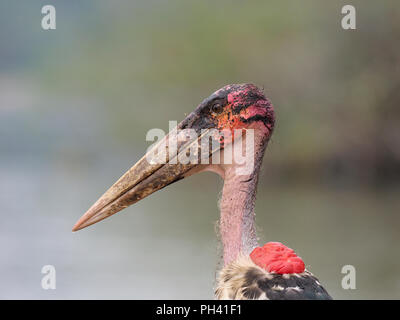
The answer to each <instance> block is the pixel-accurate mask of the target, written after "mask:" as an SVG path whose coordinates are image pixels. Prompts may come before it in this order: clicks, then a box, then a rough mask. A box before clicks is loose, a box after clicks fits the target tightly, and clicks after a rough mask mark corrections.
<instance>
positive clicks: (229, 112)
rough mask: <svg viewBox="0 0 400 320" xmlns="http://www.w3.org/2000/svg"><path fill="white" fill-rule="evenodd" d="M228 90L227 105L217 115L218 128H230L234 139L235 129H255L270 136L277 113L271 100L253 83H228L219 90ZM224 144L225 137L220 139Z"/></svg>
mask: <svg viewBox="0 0 400 320" xmlns="http://www.w3.org/2000/svg"><path fill="white" fill-rule="evenodd" d="M224 91H225V92H227V94H226V105H225V106H224V110H223V112H222V113H221V114H218V115H215V120H216V122H217V128H218V130H221V131H222V130H230V131H231V134H232V141H233V140H234V139H233V136H234V135H233V134H234V130H237V129H255V130H259V131H260V133H262V134H264V135H266V136H270V135H271V134H272V131H273V128H274V123H275V115H274V109H273V106H272V104H271V102H270V101H269V100H268V99H267V98H266V97H265V95H264V93H263V92H262V91H261V90H260V89H259V88H257V87H256V86H255V85H253V84H245V85H228V86H225V87H223V88H222V89H220V90H218V91H217V92H216V93H215V94H216V95H218V93H219V92H224ZM220 141H221V144H223V139H220Z"/></svg>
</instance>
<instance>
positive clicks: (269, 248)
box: [250, 242, 305, 274]
mask: <svg viewBox="0 0 400 320" xmlns="http://www.w3.org/2000/svg"><path fill="white" fill-rule="evenodd" d="M250 258H251V260H253V262H254V263H255V264H256V265H257V266H259V267H261V268H263V269H265V270H267V271H268V272H273V273H278V274H290V273H303V272H304V270H305V265H304V262H303V260H302V259H301V258H300V257H299V256H297V255H296V253H295V252H294V250H292V249H290V248H288V247H286V246H285V245H284V244H282V243H280V242H268V243H266V244H265V245H264V246H263V247H257V248H255V249H254V250H253V251H252V252H251V254H250Z"/></svg>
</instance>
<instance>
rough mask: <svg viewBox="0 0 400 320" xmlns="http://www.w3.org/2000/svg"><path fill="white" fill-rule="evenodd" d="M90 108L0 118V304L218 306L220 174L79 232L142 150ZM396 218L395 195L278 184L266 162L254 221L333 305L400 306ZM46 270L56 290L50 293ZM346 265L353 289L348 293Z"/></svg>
mask: <svg viewBox="0 0 400 320" xmlns="http://www.w3.org/2000/svg"><path fill="white" fill-rule="evenodd" d="M84 105H86V106H89V107H86V108H87V109H85V108H84V107H82V109H81V111H80V112H79V113H74V112H73V111H72V110H71V111H68V108H63V110H66V111H63V112H61V113H60V112H59V111H57V112H56V111H51V110H47V111H46V112H43V111H35V112H34V111H29V110H22V111H21V110H18V109H12V110H7V109H3V110H2V111H1V117H0V131H1V137H0V142H1V144H0V147H1V159H0V210H1V224H0V252H1V258H0V261H1V262H0V298H6V299H11V298H23V299H61V298H67V299H87V298H93V299H97V298H99V299H100V298H110V299H117V298H121V299H128V298H132V299H146V298H155V299H163V298H165V299H179V298H182V299H199V298H212V297H213V285H214V278H215V269H216V265H217V263H218V261H219V256H220V252H219V250H218V241H217V238H216V235H215V232H214V229H215V228H214V225H215V222H216V220H217V218H218V209H217V199H218V197H219V190H220V187H221V186H222V182H221V181H220V180H219V178H218V177H216V176H214V175H212V174H211V173H205V174H202V175H199V176H194V177H190V178H189V179H187V180H184V181H181V182H179V183H177V184H175V185H172V186H169V187H168V188H166V189H164V190H162V192H157V193H156V194H154V195H152V196H150V197H149V198H147V199H145V200H143V201H142V202H140V203H138V204H137V205H135V206H133V207H130V208H128V209H126V210H124V211H123V212H121V213H119V214H117V215H115V216H114V217H112V218H111V219H107V220H105V221H103V222H101V223H99V224H97V225H95V226H93V227H90V228H88V229H85V230H82V231H79V232H77V233H72V232H71V228H72V226H73V224H74V223H75V222H76V220H77V219H78V218H79V217H80V216H81V214H83V213H84V211H86V209H87V208H88V207H89V206H90V205H91V204H92V203H93V202H94V201H95V200H96V199H97V198H98V196H100V195H101V194H102V193H103V192H104V191H105V190H106V189H107V188H108V187H109V186H110V185H111V184H112V183H113V182H114V181H115V180H116V179H117V178H118V177H119V176H120V175H121V174H122V173H123V172H124V171H125V170H126V169H128V168H129V167H130V166H131V165H132V164H133V163H134V162H135V161H136V160H137V159H138V158H139V157H140V156H141V154H142V153H143V152H144V151H145V150H144V149H141V148H139V147H137V146H136V147H135V146H134V145H132V147H131V148H128V149H126V148H124V147H123V146H120V145H118V143H117V142H116V141H114V140H113V139H112V138H111V137H107V134H105V132H107V130H106V127H107V122H106V121H105V120H104V118H102V117H101V112H100V113H99V110H97V109H96V106H95V105H92V106H90V104H87V103H85V104H84ZM95 110H97V113H96V112H95ZM95 114H97V117H98V118H96V116H95ZM38 124H40V126H39V125H38ZM38 128H40V129H38ZM144 135H145V133H143V136H144ZM271 152H273V150H272V151H271ZM399 207H400V200H399V198H398V190H391V191H388V192H384V191H380V192H372V191H365V190H363V189H361V188H360V187H356V188H349V189H347V190H338V189H334V190H332V189H328V188H323V187H318V186H305V185H301V184H299V185H296V186H294V185H291V186H287V185H286V186H274V185H271V184H270V183H269V182H268V158H267V159H266V161H265V163H264V171H263V175H262V177H261V183H260V188H259V194H258V200H257V209H256V210H257V222H258V225H259V229H260V237H261V239H262V241H281V242H284V243H286V244H287V245H289V246H290V247H292V248H294V249H295V250H296V251H297V252H298V254H299V255H300V256H302V257H303V259H304V260H305V262H306V265H307V267H308V268H309V269H310V270H311V271H312V272H314V273H315V274H316V275H318V277H319V278H320V280H321V282H322V283H323V284H324V285H325V286H326V288H327V289H328V291H329V292H330V293H331V294H332V295H333V297H335V298H343V299H351V298H400V277H398V269H399V267H400V257H399V253H398V250H397V246H398V243H399V241H400V233H399V232H398V230H399V225H400V217H399V216H398V215H397V213H398V209H399ZM47 264H50V265H54V266H55V268H56V275H57V288H56V290H43V289H42V288H41V279H42V277H43V274H41V268H42V267H43V266H44V265H47ZM347 264H351V265H354V266H355V267H356V270H357V289H356V290H343V289H342V288H341V280H342V277H343V276H344V275H343V274H341V268H342V267H343V266H344V265H347Z"/></svg>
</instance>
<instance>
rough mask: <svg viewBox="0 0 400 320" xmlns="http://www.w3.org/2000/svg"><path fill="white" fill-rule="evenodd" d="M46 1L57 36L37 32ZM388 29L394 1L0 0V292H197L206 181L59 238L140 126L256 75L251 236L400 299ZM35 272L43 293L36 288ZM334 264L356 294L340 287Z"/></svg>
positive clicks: (395, 79) (210, 214)
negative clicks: (256, 177) (259, 133)
mask: <svg viewBox="0 0 400 320" xmlns="http://www.w3.org/2000/svg"><path fill="white" fill-rule="evenodd" d="M46 4H53V5H54V6H55V8H56V10H57V29H56V30H51V31H44V30H42V29H41V19H42V16H43V15H42V14H41V8H42V6H43V5H46ZM345 4H352V5H354V6H355V7H356V10H357V30H355V31H346V30H343V29H342V28H341V25H340V21H341V18H342V14H341V8H342V6H343V5H345ZM399 21H400V5H399V3H398V1H396V0H393V1H387V0H385V1H372V0H369V1H365V0H364V1H357V0H352V1H351V3H348V1H346V2H344V1H329V2H328V1H324V2H322V1H318V0H303V1H294V0H291V1H278V0H274V1H233V0H231V1H227V0H219V1H209V0H206V1H205V0H202V1H175V0H169V1H161V0H159V1H155V0H151V1H128V0H125V1H106V0H102V1H89V0H84V1H78V0H74V1H72V0H69V1H60V0H53V1H32V0H24V1H12V0H3V1H1V3H0V42H1V46H0V211H1V223H0V252H1V256H0V298H6V299H10V298H23V299H32V298H33V299H61V298H67V299H82V298H89V299H91V298H94V299H97V298H111V299H114V298H122V299H128V298H133V299H142V298H143V299H144V298H155V299H163V298H170V299H200V298H206V299H207V298H212V297H213V286H214V279H215V273H216V271H215V269H216V266H217V264H218V261H219V260H220V255H221V252H220V246H219V244H218V241H217V237H216V235H215V232H214V226H215V223H216V221H217V219H218V207H217V199H218V198H219V196H220V188H221V186H222V181H221V180H220V179H219V178H218V177H217V176H215V175H213V174H211V173H204V174H201V175H198V176H194V177H191V178H189V179H185V180H184V181H181V182H179V183H177V184H174V185H172V186H169V187H168V188H166V189H165V190H163V191H162V192H159V193H156V194H154V195H152V196H151V197H149V198H147V199H145V200H143V201H142V202H140V203H138V204H137V205H135V206H132V207H130V208H128V209H126V210H124V211H123V212H122V213H120V214H118V215H116V216H114V217H113V218H112V219H109V220H106V221H104V222H102V223H100V224H98V225H96V226H95V227H93V228H88V229H85V230H83V231H80V232H78V233H72V232H71V231H70V230H71V228H72V226H73V224H74V223H75V222H76V220H77V219H78V218H79V217H80V216H81V214H83V213H84V212H85V211H86V209H87V208H88V207H89V206H90V205H91V204H92V203H93V202H94V201H95V200H96V199H97V198H98V197H99V196H100V195H101V194H102V193H103V192H104V191H105V190H106V189H107V188H108V187H109V186H110V185H111V184H112V183H113V182H114V181H115V180H116V179H117V178H119V176H120V175H121V174H122V173H124V172H125V170H126V169H128V168H129V167H130V166H131V165H132V164H133V163H134V162H135V161H136V160H138V159H139V158H140V157H141V155H142V154H143V153H144V152H145V150H146V149H147V147H148V146H149V144H150V143H149V142H146V141H145V136H146V133H147V131H148V130H149V129H151V128H162V129H164V130H167V129H168V121H169V120H177V121H180V120H182V119H183V118H184V117H185V114H187V113H189V112H191V111H192V110H193V109H194V107H195V106H196V105H197V104H198V103H199V102H200V101H201V100H202V99H204V98H205V97H207V96H208V95H209V94H211V93H212V92H214V91H215V90H216V89H218V88H220V87H222V86H223V85H225V84H229V83H244V82H253V83H255V84H257V85H258V86H260V87H264V88H265V92H266V93H267V95H268V97H269V98H270V99H271V100H272V102H273V104H274V106H275V110H276V115H277V125H276V130H275V133H274V136H273V138H272V141H271V142H270V144H269V147H268V150H267V153H266V157H265V159H264V164H263V171H262V176H261V179H260V185H259V192H258V199H257V205H256V213H257V224H258V226H259V233H260V236H261V240H262V241H263V242H264V241H281V242H284V243H285V244H287V245H288V246H290V247H292V248H294V249H295V250H296V251H297V253H298V254H299V255H300V256H301V257H303V259H304V260H305V262H306V265H307V267H308V268H309V269H310V270H311V271H312V272H313V273H315V274H316V275H317V276H318V277H319V279H320V281H321V283H323V284H324V286H325V287H326V288H327V290H328V291H329V292H330V293H331V294H332V296H333V297H334V298H337V299H355V298H368V299H384V298H389V299H391V298H397V299H399V298H400V276H399V273H398V270H399V268H400V254H399V250H398V244H399V241H400V232H399V230H400V216H399V211H400V199H399V191H400V170H399V168H400V132H399V131H400V130H399V124H400V108H399V107H400V106H399V102H400V77H399V75H400V54H399V52H400V41H399V39H400V22H399ZM46 264H51V265H54V266H55V268H56V271H57V289H56V290H43V289H42V288H41V279H42V277H43V275H42V274H41V268H42V266H43V265H46ZM348 264H350V265H353V266H355V268H356V271H357V278H356V279H357V289H356V290H344V289H342V287H341V280H342V277H343V276H344V275H343V274H341V269H342V267H343V266H344V265H348Z"/></svg>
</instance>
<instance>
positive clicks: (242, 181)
mask: <svg viewBox="0 0 400 320" xmlns="http://www.w3.org/2000/svg"><path fill="white" fill-rule="evenodd" d="M274 122H275V116H274V110H273V107H272V105H271V103H270V101H269V100H268V99H267V98H266V97H265V96H264V93H263V91H262V90H260V89H258V88H257V87H256V86H255V85H253V84H233V85H227V86H225V87H223V88H221V89H219V90H217V91H216V92H214V93H213V94H212V95H211V96H209V97H208V98H206V99H205V100H204V101H203V102H201V103H200V104H199V105H198V106H197V108H196V109H195V110H194V111H193V112H192V113H191V114H189V115H188V116H187V117H186V119H184V120H183V121H182V122H181V123H179V124H178V126H177V127H176V128H175V129H174V130H172V131H171V132H170V133H169V134H168V135H167V136H166V137H164V138H163V139H161V140H160V141H158V143H157V144H156V145H155V146H153V148H152V149H151V150H149V151H148V152H147V153H146V155H145V156H144V157H143V158H141V159H140V160H139V161H138V162H137V163H136V164H135V165H134V166H133V167H132V168H131V169H130V170H128V171H127V172H126V173H125V174H124V175H123V176H122V177H121V178H120V179H119V180H118V181H117V182H116V183H115V184H114V185H113V186H111V187H110V188H109V189H108V191H106V192H105V193H104V194H103V195H102V196H101V197H100V199H98V200H97V202H96V203H95V204H93V206H92V207H91V208H90V209H89V210H88V211H87V212H86V213H85V214H84V215H83V216H82V217H81V218H80V219H79V220H78V222H77V223H76V224H75V226H74V227H73V231H77V230H80V229H82V228H85V227H87V226H89V225H92V224H94V223H96V222H99V221H100V220H103V219H105V218H107V217H109V216H111V215H113V214H115V213H117V212H118V211H120V210H122V209H124V208H126V207H128V206H130V205H132V204H134V203H136V202H138V201H139V200H141V199H143V198H145V197H147V196H148V195H150V194H151V193H153V192H155V191H157V190H160V189H161V188H163V187H165V186H167V185H169V184H171V183H174V182H176V181H178V180H180V179H183V178H185V177H188V176H190V175H192V174H194V173H198V172H201V171H213V172H216V173H217V174H219V175H220V176H221V177H222V178H223V179H224V186H223V191H222V199H221V201H220V211H221V216H220V221H219V232H220V238H221V240H222V245H223V264H224V267H223V268H222V270H221V271H220V272H219V275H218V279H217V288H216V290H215V297H216V298H217V299H331V297H330V296H329V294H328V293H327V292H326V291H325V289H324V288H323V287H322V286H321V284H320V283H319V282H318V280H317V279H316V278H315V277H314V276H313V275H312V274H311V273H310V272H309V271H307V270H305V266H304V263H303V261H302V260H301V258H299V257H298V256H297V255H296V254H295V253H294V251H293V250H291V249H289V248H287V247H285V246H284V245H282V244H281V243H277V242H270V243H267V244H266V245H264V246H263V247H258V239H257V235H256V230H255V213H254V205H255V197H256V187H257V181H258V175H259V171H260V167H261V163H262V159H263V156H264V151H265V149H266V146H267V143H268V141H269V138H270V137H271V134H272V131H273V128H274ZM186 129H191V130H192V132H193V131H194V132H195V133H196V135H193V134H186V133H185V134H184V135H183V137H182V135H181V134H180V133H178V134H177V132H180V131H185V130H186ZM250 129H251V130H250ZM233 131H235V132H239V133H240V135H234V134H233ZM172 132H174V134H175V136H177V137H179V138H178V139H176V142H175V144H174V143H172V142H171V141H172V139H171V138H172V137H173V136H174V135H173V133H172ZM216 132H217V133H216ZM221 132H224V134H221ZM227 132H228V134H226V133H227ZM249 132H252V133H253V134H252V135H250V134H249ZM229 133H231V135H230V136H229ZM207 134H208V135H209V138H210V140H206V141H207V143H206V145H207V151H206V152H204V153H203V149H204V148H205V147H204V146H205V145H204V144H201V143H199V142H200V137H204V136H206V135H207ZM246 135H248V136H251V137H252V142H253V143H251V142H250V143H249V142H248V141H249V140H247V139H243V138H245V137H246ZM227 137H228V138H227ZM210 144H212V147H211V148H210ZM239 145H241V147H242V148H246V152H247V150H250V154H251V158H250V159H251V160H253V162H252V164H253V165H252V166H248V163H245V162H243V161H240V162H239V161H237V160H236V158H234V159H233V160H232V157H230V156H228V154H232V152H233V151H232V150H234V148H235V147H237V146H239ZM250 145H252V149H250V148H249V149H247V147H246V146H250ZM163 148H164V149H163ZM155 150H157V151H155ZM160 150H161V151H160ZM162 150H164V151H165V152H162ZM171 150H173V151H174V152H170V151H171ZM240 150H243V149H240ZM175 151H176V152H175ZM189 154H190V155H192V156H193V155H194V158H195V159H196V160H199V161H190V162H188V161H179V159H185V156H188V155H189ZM200 154H201V155H200ZM215 155H218V156H219V158H218V157H216V158H213V157H214V156H215ZM242 155H243V152H242ZM163 157H164V158H163ZM149 159H150V160H149ZM159 159H165V161H164V162H163V161H154V160H159ZM191 159H193V157H192V158H191ZM212 159H220V161H219V162H218V161H215V162H213V161H211V160H212ZM221 159H222V160H221ZM226 159H231V160H232V161H227V160H226ZM202 160H205V161H202ZM208 160H210V161H208ZM225 160H226V161H225ZM245 166H246V168H245ZM248 168H250V170H248ZM240 169H244V170H242V171H240Z"/></svg>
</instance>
